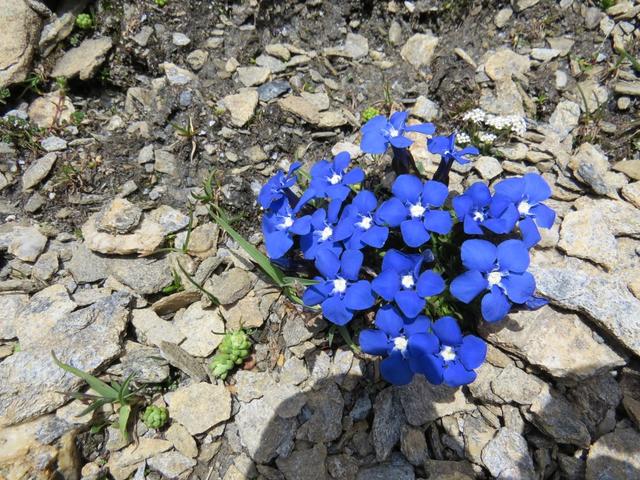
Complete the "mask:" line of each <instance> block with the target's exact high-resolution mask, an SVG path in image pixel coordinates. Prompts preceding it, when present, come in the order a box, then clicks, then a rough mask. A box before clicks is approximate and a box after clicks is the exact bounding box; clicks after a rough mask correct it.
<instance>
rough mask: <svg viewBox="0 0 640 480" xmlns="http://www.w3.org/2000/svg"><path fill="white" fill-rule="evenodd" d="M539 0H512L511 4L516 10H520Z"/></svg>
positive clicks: (531, 5)
mask: <svg viewBox="0 0 640 480" xmlns="http://www.w3.org/2000/svg"><path fill="white" fill-rule="evenodd" d="M539 1H540V0H512V1H511V5H513V9H514V10H515V11H516V12H521V11H523V10H525V9H527V8H529V7H533V6H534V5H536V4H537V3H538V2H539Z"/></svg>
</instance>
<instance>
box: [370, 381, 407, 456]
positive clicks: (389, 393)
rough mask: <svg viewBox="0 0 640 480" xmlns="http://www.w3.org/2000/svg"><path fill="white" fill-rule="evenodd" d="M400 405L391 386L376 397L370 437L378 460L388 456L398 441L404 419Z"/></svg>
mask: <svg viewBox="0 0 640 480" xmlns="http://www.w3.org/2000/svg"><path fill="white" fill-rule="evenodd" d="M401 406H402V405H401V404H400V401H399V399H398V395H397V393H395V390H394V389H393V387H387V388H385V389H384V390H383V391H382V392H380V393H379V394H378V396H377V397H376V400H375V403H374V405H373V412H374V416H373V425H372V426H371V439H372V440H373V447H374V448H375V451H376V458H377V460H378V461H384V460H386V459H387V458H389V455H390V454H391V450H393V447H395V446H396V444H397V443H398V442H399V441H400V433H401V431H402V426H403V425H404V424H405V421H406V420H405V417H404V415H402V408H401Z"/></svg>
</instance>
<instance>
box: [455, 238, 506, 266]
mask: <svg viewBox="0 0 640 480" xmlns="http://www.w3.org/2000/svg"><path fill="white" fill-rule="evenodd" d="M460 255H461V257H462V264H463V265H464V266H465V267H467V268H468V269H469V270H478V271H480V272H489V271H491V270H493V267H494V265H495V263H496V258H497V255H498V252H497V249H496V246H495V245H494V244H493V243H491V242H488V241H486V240H466V241H465V242H464V243H463V244H462V247H461V249H460Z"/></svg>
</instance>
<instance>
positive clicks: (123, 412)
mask: <svg viewBox="0 0 640 480" xmlns="http://www.w3.org/2000/svg"><path fill="white" fill-rule="evenodd" d="M130 415H131V405H120V410H118V428H119V429H120V435H122V438H123V439H124V441H125V442H128V441H129V432H127V425H128V423H129V416H130Z"/></svg>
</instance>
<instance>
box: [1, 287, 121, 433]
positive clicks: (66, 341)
mask: <svg viewBox="0 0 640 480" xmlns="http://www.w3.org/2000/svg"><path fill="white" fill-rule="evenodd" d="M130 302H131V297H130V296H129V295H128V294H125V293H114V294H113V295H111V296H110V297H108V298H106V299H104V300H100V301H98V302H96V303H95V304H93V305H91V306H89V307H87V308H83V309H81V310H77V311H75V312H72V313H70V314H67V315H64V316H62V317H61V318H60V319H59V320H58V321H57V322H56V323H55V324H54V325H52V327H51V328H50V329H49V330H48V334H47V335H44V336H42V339H41V340H40V342H38V343H34V344H32V345H30V347H29V349H25V350H22V351H20V352H17V353H15V354H13V355H12V356H10V357H9V358H7V359H5V360H4V361H3V362H2V363H0V425H10V424H13V423H17V422H22V421H25V420H28V419H30V418H33V417H35V416H38V415H42V414H44V413H47V412H50V411H52V410H55V409H56V408H57V407H59V406H60V405H63V404H64V403H65V402H66V401H67V397H66V396H65V395H63V394H61V393H59V392H68V391H73V390H75V389H76V388H77V387H78V386H80V385H81V384H82V380H80V379H79V378H78V377H76V376H73V375H71V374H70V373H66V372H65V371H64V370H62V369H61V368H59V367H57V366H56V365H55V364H54V363H53V359H52V358H51V351H54V352H55V353H56V355H57V356H58V358H59V359H60V360H61V361H63V362H65V363H70V364H71V365H73V366H74V367H76V368H79V369H81V370H83V371H85V372H88V373H91V374H95V373H97V372H98V371H99V370H100V369H102V368H103V367H104V366H105V365H106V364H108V363H109V362H110V361H111V360H113V359H114V358H116V357H117V356H118V355H120V352H121V350H122V345H121V338H122V334H123V332H124V330H125V328H126V325H127V321H128V316H129V311H128V306H129V304H130Z"/></svg>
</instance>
